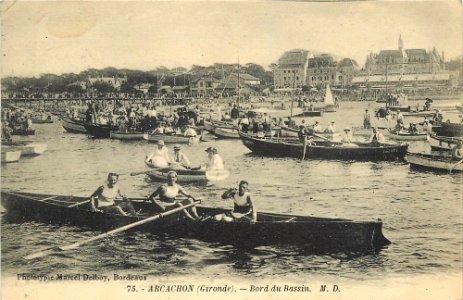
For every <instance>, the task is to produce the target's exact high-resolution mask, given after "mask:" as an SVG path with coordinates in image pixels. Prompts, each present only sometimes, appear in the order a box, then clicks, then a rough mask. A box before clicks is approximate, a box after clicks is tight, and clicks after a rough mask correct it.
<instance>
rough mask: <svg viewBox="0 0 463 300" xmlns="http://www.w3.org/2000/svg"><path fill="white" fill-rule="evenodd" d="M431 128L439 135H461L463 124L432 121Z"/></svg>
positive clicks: (462, 133)
mask: <svg viewBox="0 0 463 300" xmlns="http://www.w3.org/2000/svg"><path fill="white" fill-rule="evenodd" d="M433 125H434V126H433V128H432V130H433V131H434V132H435V133H436V134H437V135H440V136H450V137H463V124H458V123H449V122H442V123H433Z"/></svg>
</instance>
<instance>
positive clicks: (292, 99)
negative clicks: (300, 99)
mask: <svg viewBox="0 0 463 300" xmlns="http://www.w3.org/2000/svg"><path fill="white" fill-rule="evenodd" d="M293 74H294V78H293V89H294V94H293V97H291V110H290V112H289V117H290V118H291V120H292V119H293V105H294V104H293V102H294V97H295V96H296V73H293Z"/></svg>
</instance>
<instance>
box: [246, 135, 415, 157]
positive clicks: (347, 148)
mask: <svg viewBox="0 0 463 300" xmlns="http://www.w3.org/2000/svg"><path fill="white" fill-rule="evenodd" d="M240 137H241V141H242V142H243V144H244V145H245V146H246V147H247V148H249V149H250V150H251V151H252V152H254V153H256V154H260V155H266V156H272V157H275V156H280V157H295V158H299V159H300V158H301V157H303V152H304V148H306V155H305V158H307V159H311V158H313V159H339V160H361V161H381V160H402V159H403V158H404V156H405V154H406V153H407V149H408V144H379V145H373V144H371V143H359V142H355V143H350V144H341V143H330V142H328V141H324V142H315V143H314V144H308V145H307V146H306V147H304V144H303V143H302V142H300V141H299V140H295V139H284V138H259V137H253V136H251V135H248V134H245V133H242V132H240Z"/></svg>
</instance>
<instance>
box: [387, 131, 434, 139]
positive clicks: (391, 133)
mask: <svg viewBox="0 0 463 300" xmlns="http://www.w3.org/2000/svg"><path fill="white" fill-rule="evenodd" d="M387 136H388V137H389V138H390V139H393V140H397V141H426V140H428V139H429V135H428V134H427V133H426V132H425V133H416V134H412V133H409V132H402V131H398V132H397V131H395V130H392V129H390V130H388V131H387Z"/></svg>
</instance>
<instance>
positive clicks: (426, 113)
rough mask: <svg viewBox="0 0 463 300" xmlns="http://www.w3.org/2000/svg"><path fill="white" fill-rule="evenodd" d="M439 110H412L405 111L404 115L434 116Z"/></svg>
mask: <svg viewBox="0 0 463 300" xmlns="http://www.w3.org/2000/svg"><path fill="white" fill-rule="evenodd" d="M436 113H437V111H435V110H423V111H410V112H404V113H402V115H403V116H404V117H427V118H429V117H434V116H435V115H436Z"/></svg>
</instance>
